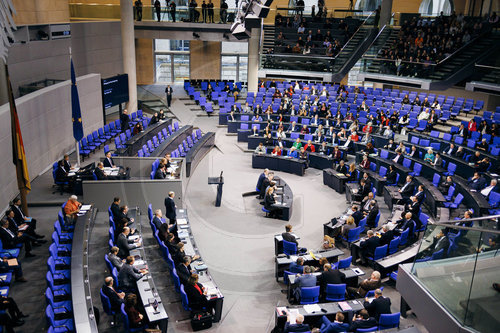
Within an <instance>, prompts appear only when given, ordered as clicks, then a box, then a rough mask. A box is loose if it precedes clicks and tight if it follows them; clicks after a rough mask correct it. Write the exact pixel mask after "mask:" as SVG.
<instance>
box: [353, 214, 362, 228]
mask: <svg viewBox="0 0 500 333" xmlns="http://www.w3.org/2000/svg"><path fill="white" fill-rule="evenodd" d="M352 217H353V218H354V223H356V226H358V225H359V221H361V220H362V219H363V213H361V212H360V211H359V210H358V211H355V212H354V213H353V214H352Z"/></svg>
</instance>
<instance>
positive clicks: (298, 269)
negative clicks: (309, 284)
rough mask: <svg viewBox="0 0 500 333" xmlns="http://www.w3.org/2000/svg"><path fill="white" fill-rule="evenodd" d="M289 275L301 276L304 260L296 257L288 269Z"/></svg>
mask: <svg viewBox="0 0 500 333" xmlns="http://www.w3.org/2000/svg"><path fill="white" fill-rule="evenodd" d="M288 271H289V272H290V273H295V274H302V273H304V258H302V257H298V258H297V261H296V262H292V263H291V264H290V267H288Z"/></svg>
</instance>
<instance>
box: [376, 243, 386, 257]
mask: <svg viewBox="0 0 500 333" xmlns="http://www.w3.org/2000/svg"><path fill="white" fill-rule="evenodd" d="M386 253H387V244H386V245H382V246H377V248H376V249H375V253H374V254H373V260H379V259H382V258H383V257H385V255H386Z"/></svg>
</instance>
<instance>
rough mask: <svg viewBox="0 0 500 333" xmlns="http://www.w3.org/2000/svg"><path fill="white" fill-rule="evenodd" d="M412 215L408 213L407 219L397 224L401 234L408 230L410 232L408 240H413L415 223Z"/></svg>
mask: <svg viewBox="0 0 500 333" xmlns="http://www.w3.org/2000/svg"><path fill="white" fill-rule="evenodd" d="M412 216H413V215H412V213H409V212H408V213H406V214H405V217H404V218H403V219H401V220H399V221H398V222H397V227H396V228H397V230H396V231H398V232H399V233H402V232H403V231H405V230H406V229H407V228H408V229H409V232H408V238H410V239H411V238H413V232H414V230H413V226H414V225H415V222H413V220H412V218H411V217H412Z"/></svg>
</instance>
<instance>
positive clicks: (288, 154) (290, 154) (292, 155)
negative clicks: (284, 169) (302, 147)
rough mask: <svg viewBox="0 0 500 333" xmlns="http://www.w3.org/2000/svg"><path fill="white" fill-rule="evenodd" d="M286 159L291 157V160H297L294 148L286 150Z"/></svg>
mask: <svg viewBox="0 0 500 333" xmlns="http://www.w3.org/2000/svg"><path fill="white" fill-rule="evenodd" d="M286 156H288V157H293V158H298V156H299V155H298V154H297V150H296V148H295V147H292V148H290V149H289V150H288V153H287V154H286Z"/></svg>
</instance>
